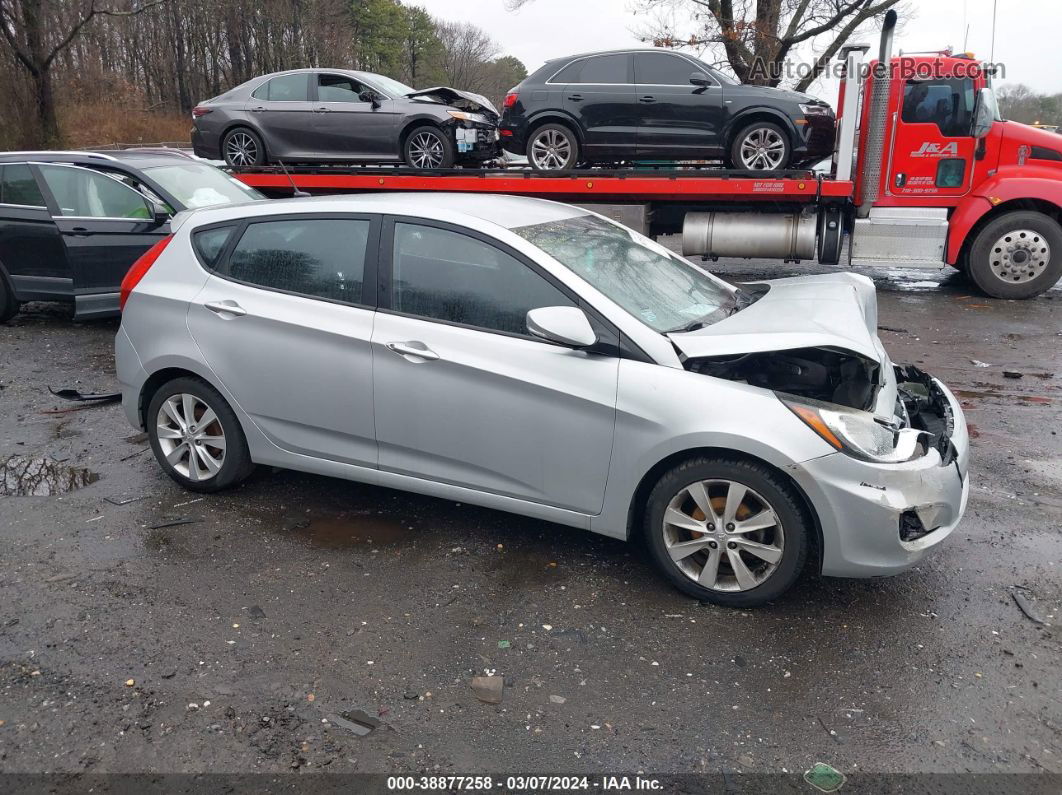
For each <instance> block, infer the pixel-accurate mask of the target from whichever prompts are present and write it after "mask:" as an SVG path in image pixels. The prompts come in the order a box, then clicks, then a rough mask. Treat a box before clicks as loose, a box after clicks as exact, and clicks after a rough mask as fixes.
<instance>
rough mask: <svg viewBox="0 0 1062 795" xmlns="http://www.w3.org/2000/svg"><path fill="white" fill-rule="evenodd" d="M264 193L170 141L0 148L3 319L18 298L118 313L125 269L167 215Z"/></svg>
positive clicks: (164, 226) (162, 231) (161, 232)
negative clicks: (170, 147)
mask: <svg viewBox="0 0 1062 795" xmlns="http://www.w3.org/2000/svg"><path fill="white" fill-rule="evenodd" d="M264 198H265V197H264V196H262V194H260V193H259V192H258V191H256V190H254V189H253V188H249V187H247V186H246V185H244V184H243V183H242V182H240V181H239V180H237V179H235V178H234V177H231V176H230V175H228V174H226V173H225V172H224V171H221V170H220V169H217V168H215V167H214V166H211V165H210V164H208V163H203V162H201V161H199V160H197V159H195V158H193V157H191V156H190V155H186V154H181V153H179V152H176V151H172V152H171V151H167V150H134V151H123V152H112V153H107V154H104V153H98V152H6V153H0V322H4V321H6V320H9V319H10V318H12V317H13V316H14V315H15V314H16V313H17V312H18V308H19V304H21V303H23V302H25V301H64V302H73V304H74V311H75V316H76V317H79V318H83V317H102V316H106V315H110V314H115V313H116V312H117V311H118V288H119V286H120V285H121V282H122V278H123V277H124V276H125V274H126V271H128V270H129V267H130V266H131V265H132V264H133V263H134V262H135V261H136V260H137V259H138V258H139V257H140V255H141V254H143V253H144V252H145V251H147V249H149V248H150V247H151V246H153V245H154V244H155V243H157V242H158V241H159V240H160V239H162V238H163V237H165V236H166V235H167V234H168V233H169V220H170V216H172V215H173V214H174V213H176V212H179V211H181V210H188V209H193V208H196V207H207V206H212V205H218V204H233V203H237V202H246V201H253V200H257V199H264Z"/></svg>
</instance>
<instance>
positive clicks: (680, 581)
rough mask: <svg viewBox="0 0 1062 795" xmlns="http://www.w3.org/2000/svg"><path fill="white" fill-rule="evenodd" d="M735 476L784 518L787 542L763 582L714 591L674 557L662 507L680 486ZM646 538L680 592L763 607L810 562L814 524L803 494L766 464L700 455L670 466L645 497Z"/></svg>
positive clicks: (733, 604) (727, 603)
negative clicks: (668, 545)
mask: <svg viewBox="0 0 1062 795" xmlns="http://www.w3.org/2000/svg"><path fill="white" fill-rule="evenodd" d="M712 479H720V480H732V481H735V482H738V483H741V484H743V485H745V486H748V487H749V488H750V489H752V490H754V491H756V492H757V493H759V494H760V495H762V496H763V498H764V499H766V500H767V502H769V503H770V505H771V507H772V508H773V509H774V511H775V513H776V514H777V516H778V517H779V519H780V520H781V522H782V527H783V529H784V531H785V545H784V548H783V552H782V560H781V561H780V563H779V565H778V568H777V569H776V570H775V572H774V573H773V574H772V575H771V577H770V578H769V579H768V580H767V582H765V583H763V584H762V585H760V586H758V587H756V588H753V589H752V590H749V591H740V592H725V591H712V590H709V589H707V588H704V587H703V586H700V585H698V584H697V583H695V582H694V581H693V580H691V579H690V578H689V577H687V576H686V575H685V574H683V573H682V571H681V570H679V568H678V567H677V566H675V564H674V563H673V562H672V560H671V557H670V556H669V555H668V552H667V548H666V546H665V544H664V536H663V532H662V525H663V517H664V511H665V510H666V509H667V505H668V503H669V502H670V501H671V499H672V498H673V497H674V496H675V495H676V494H678V493H679V491H680V490H682V489H684V488H685V487H687V486H689V485H690V484H691V483H695V482H697V481H700V480H712ZM642 530H643V537H644V541H645V544H646V546H647V547H648V549H649V552H650V554H651V555H652V557H653V560H654V562H655V563H656V564H657V567H658V568H659V569H660V570H661V571H662V572H663V574H664V576H665V577H667V579H668V580H669V581H670V582H671V583H672V584H673V585H674V586H675V587H676V588H678V589H679V590H680V591H682V592H683V593H686V594H689V595H690V596H692V597H693V598H695V599H699V600H701V601H704V602H711V603H713V604H717V605H722V606H725V607H740V608H751V607H759V606H761V605H764V604H766V603H768V602H771V601H773V600H775V599H778V598H779V597H781V596H782V595H783V594H784V593H785V592H786V591H788V590H789V589H790V588H791V587H792V586H793V584H794V583H795V582H796V581H797V579H798V578H799V577H800V574H801V572H802V571H803V569H804V566H805V563H806V561H807V555H808V549H809V547H810V533H811V527H810V522H809V519H808V517H807V515H806V511H805V510H803V509H802V508H801V505H800V501H799V498H798V497H797V496H796V495H795V494H794V493H793V490H792V488H791V487H790V486H788V485H787V484H786V483H785V482H784V481H783V480H782V479H781V477H780V476H779V475H778V474H776V473H775V472H773V471H772V470H771V469H769V468H768V467H766V466H765V465H762V464H757V463H754V462H750V461H745V460H728V459H725V458H719V459H712V458H698V459H693V460H691V461H687V462H685V463H683V464H680V465H678V466H677V467H675V468H674V469H671V470H669V471H668V472H667V473H665V474H664V475H663V477H661V478H660V480H659V481H658V482H657V484H656V486H655V487H654V488H653V490H652V492H651V493H650V495H649V499H648V500H647V502H646V506H645V511H644V514H643V528H642Z"/></svg>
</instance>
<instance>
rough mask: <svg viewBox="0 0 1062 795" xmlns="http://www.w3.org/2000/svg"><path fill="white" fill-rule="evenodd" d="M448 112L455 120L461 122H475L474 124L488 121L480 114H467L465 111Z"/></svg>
mask: <svg viewBox="0 0 1062 795" xmlns="http://www.w3.org/2000/svg"><path fill="white" fill-rule="evenodd" d="M446 112H447V113H449V114H450V115H451V116H453V117H454V118H455V119H458V120H460V121H474V122H485V121H486V119H485V118H484V117H483V116H481V115H480V114H478V113H467V112H465V111H463V110H448V111H446Z"/></svg>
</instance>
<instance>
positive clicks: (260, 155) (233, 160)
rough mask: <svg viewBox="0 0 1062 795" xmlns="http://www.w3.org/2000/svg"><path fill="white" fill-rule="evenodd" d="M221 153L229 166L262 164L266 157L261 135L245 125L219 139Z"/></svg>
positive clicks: (264, 162) (265, 161)
mask: <svg viewBox="0 0 1062 795" xmlns="http://www.w3.org/2000/svg"><path fill="white" fill-rule="evenodd" d="M221 155H222V157H224V158H225V162H226V163H228V164H229V165H230V166H237V167H240V166H264V165H265V164H266V163H267V162H268V160H267V158H266V150H265V144H264V143H262V137H261V136H260V135H259V134H258V133H256V132H255V131H254V130H251V129H249V128H247V127H237V128H235V129H233V130H229V131H228V132H227V133H225V136H224V137H223V138H222V139H221Z"/></svg>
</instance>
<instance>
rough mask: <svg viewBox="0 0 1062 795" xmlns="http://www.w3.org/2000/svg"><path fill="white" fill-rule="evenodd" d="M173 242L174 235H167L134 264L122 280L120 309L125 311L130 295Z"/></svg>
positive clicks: (119, 299)
mask: <svg viewBox="0 0 1062 795" xmlns="http://www.w3.org/2000/svg"><path fill="white" fill-rule="evenodd" d="M171 240H173V235H166V237H164V238H162V240H160V241H159V242H158V243H156V244H155V245H153V246H152V247H151V248H149V249H148V250H147V251H145V252H144V253H143V254H142V255H141V256H140V259H138V260H137V261H136V262H134V263H133V267H131V268H130V269H129V270H128V272H127V273H126V274H125V278H124V279H122V291H121V293H119V295H118V309H120V310H121V311H123V312H124V311H125V302H126V301H128V300H129V293H131V292H133V289H134V288H135V287H136V286H137V285H138V284H140V280H141V279H143V278H144V276H145V275H147V272H148V270H149V269H150V268H151V266H152V265H154V264H155V260H157V259H158V258H159V255H160V254H162V251H163V249H165V248H166V246H168V245H169V244H170V241H171Z"/></svg>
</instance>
